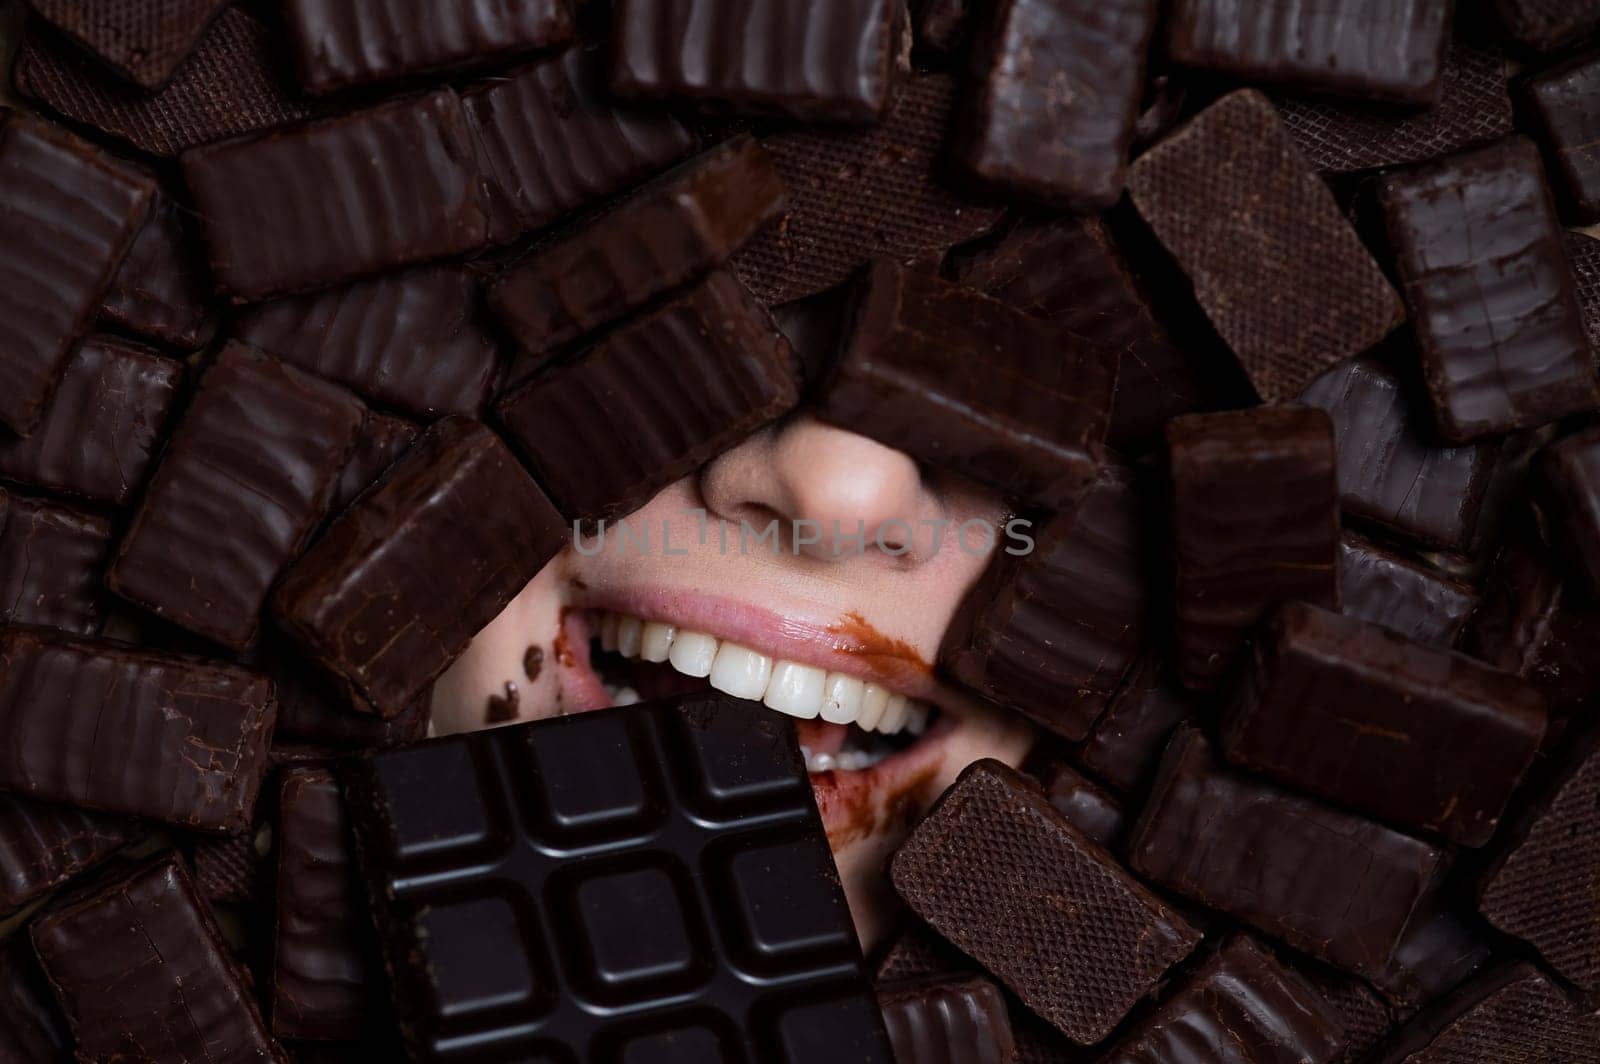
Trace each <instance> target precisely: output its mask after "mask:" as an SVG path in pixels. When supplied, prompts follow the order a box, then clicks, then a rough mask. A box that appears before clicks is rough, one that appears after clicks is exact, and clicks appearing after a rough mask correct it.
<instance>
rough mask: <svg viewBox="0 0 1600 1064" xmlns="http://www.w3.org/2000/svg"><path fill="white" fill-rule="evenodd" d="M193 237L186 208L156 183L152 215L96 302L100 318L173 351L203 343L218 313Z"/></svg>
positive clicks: (209, 335)
mask: <svg viewBox="0 0 1600 1064" xmlns="http://www.w3.org/2000/svg"><path fill="white" fill-rule="evenodd" d="M195 240H196V238H195V236H194V233H193V223H192V221H191V220H190V217H189V214H188V211H187V209H186V208H185V207H184V206H183V205H182V204H180V203H179V202H178V201H177V200H175V199H173V198H172V196H170V195H168V194H167V193H166V192H165V191H163V190H162V189H161V188H160V187H159V186H158V187H157V188H156V194H155V201H154V204H153V206H152V207H151V208H150V220H149V221H147V222H145V224H144V228H143V229H141V230H140V231H139V235H138V236H137V237H135V238H134V241H133V246H132V247H131V248H129V249H128V254H127V257H126V258H124V259H123V260H122V268H121V269H120V270H118V271H117V276H116V280H114V281H112V282H111V289H110V290H109V291H108V292H106V297H105V301H104V302H103V303H101V305H100V318H101V320H103V321H108V322H110V323H111V324H113V325H115V326H117V327H118V328H121V329H126V330H128V331H129V332H131V333H134V334H136V335H138V336H140V337H142V338H144V339H146V340H150V341H152V342H154V343H158V344H162V345H164V346H166V347H170V348H173V349H174V350H177V351H184V352H187V351H193V350H196V349H197V348H200V347H203V346H204V345H205V343H206V341H208V340H210V339H211V334H212V331H213V330H214V329H215V327H216V314H215V313H214V309H213V307H212V305H211V278H210V276H209V275H208V274H207V273H206V270H205V265H204V263H203V262H202V261H201V259H200V256H199V254H198V253H197V250H196V248H195V246H194V244H195Z"/></svg>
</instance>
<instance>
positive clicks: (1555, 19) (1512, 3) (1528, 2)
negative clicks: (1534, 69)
mask: <svg viewBox="0 0 1600 1064" xmlns="http://www.w3.org/2000/svg"><path fill="white" fill-rule="evenodd" d="M1490 7H1491V9H1492V10H1493V11H1494V13H1495V14H1496V15H1497V16H1498V17H1499V20H1500V26H1501V27H1503V28H1504V30H1505V31H1506V32H1507V33H1509V34H1510V35H1511V39H1512V40H1514V41H1516V42H1517V43H1518V44H1520V45H1522V46H1523V47H1524V48H1526V49H1531V50H1532V51H1535V52H1554V51H1558V50H1560V49H1562V48H1565V47H1567V46H1568V45H1572V44H1577V43H1578V42H1579V41H1582V40H1583V39H1584V38H1585V37H1587V36H1589V35H1590V34H1591V33H1593V32H1594V31H1595V29H1596V28H1600V2H1596V0H1492V2H1491V4H1490Z"/></svg>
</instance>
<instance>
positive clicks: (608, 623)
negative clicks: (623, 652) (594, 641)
mask: <svg viewBox="0 0 1600 1064" xmlns="http://www.w3.org/2000/svg"><path fill="white" fill-rule="evenodd" d="M620 620H622V618H621V617H620V616H618V615H617V614H615V613H603V614H601V615H600V649H601V650H615V649H617V622H618V621H620Z"/></svg>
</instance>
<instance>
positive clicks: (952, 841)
mask: <svg viewBox="0 0 1600 1064" xmlns="http://www.w3.org/2000/svg"><path fill="white" fill-rule="evenodd" d="M890 878H891V879H892V880H893V882H894V887H895V890H896V891H897V892H898V893H899V894H900V896H901V898H903V899H904V900H905V901H906V903H907V904H908V905H910V906H911V908H912V910H913V911H914V912H916V914H917V915H918V916H920V917H922V918H923V919H924V920H926V921H927V922H928V923H929V924H931V925H932V926H933V927H934V929H935V930H937V931H938V932H939V934H940V935H942V936H943V937H944V938H946V939H947V940H949V941H950V942H951V943H953V944H954V945H955V946H957V947H958V948H959V949H961V950H962V952H964V953H966V954H968V955H969V956H971V957H972V958H973V959H975V960H976V961H978V963H980V964H982V965H983V966H984V968H986V969H987V970H988V971H989V972H990V973H991V974H993V975H994V976H995V977H996V978H998V979H1000V980H1001V981H1002V982H1004V983H1005V984H1006V985H1007V986H1008V987H1010V988H1011V990H1012V991H1013V992H1014V993H1016V995H1017V996H1018V997H1020V998H1021V999H1022V1001H1023V1002H1024V1003H1025V1004H1026V1005H1027V1006H1028V1007H1029V1008H1030V1009H1032V1010H1033V1011H1034V1012H1035V1013H1037V1014H1038V1015H1040V1016H1041V1017H1043V1018H1044V1019H1046V1020H1049V1021H1050V1022H1051V1023H1052V1024H1054V1025H1055V1026H1056V1028H1057V1029H1059V1030H1060V1031H1061V1032H1062V1033H1063V1034H1065V1035H1066V1036H1067V1037H1068V1038H1069V1039H1071V1040H1072V1041H1074V1042H1076V1043H1078V1044H1079V1045H1091V1044H1093V1043H1095V1042H1098V1041H1100V1040H1101V1039H1102V1038H1104V1037H1105V1036H1106V1035H1107V1034H1109V1033H1110V1032H1111V1030H1112V1028H1114V1027H1115V1026H1116V1025H1117V1023H1118V1022H1119V1021H1120V1020H1121V1019H1122V1018H1123V1016H1125V1015H1127V1013H1128V1011H1129V1010H1130V1009H1131V1008H1132V1007H1133V1006H1134V1005H1135V1004H1136V1003H1137V1002H1138V1000H1139V998H1141V997H1143V996H1144V995H1145V994H1147V993H1149V992H1150V991H1151V990H1152V989H1154V987H1155V985H1156V983H1157V982H1158V981H1159V980H1160V979H1161V977H1162V975H1163V974H1164V973H1165V972H1166V970H1167V969H1168V968H1170V967H1171V966H1172V965H1174V964H1176V963H1177V962H1178V961H1180V960H1182V959H1183V958H1184V957H1185V956H1187V955H1188V954H1189V952H1190V951H1191V950H1193V949H1194V947H1195V946H1196V944H1198V943H1199V941H1200V933H1199V932H1198V931H1196V930H1195V929H1194V928H1192V927H1190V926H1189V925H1188V924H1187V923H1186V922H1185V921H1184V919H1183V918H1182V917H1181V916H1179V915H1178V914H1177V913H1176V912H1174V911H1173V910H1172V909H1171V908H1170V907H1168V906H1167V905H1166V904H1165V903H1163V902H1162V901H1161V900H1160V899H1159V898H1157V897H1156V896H1155V895H1154V894H1152V893H1151V892H1150V891H1149V890H1148V889H1147V888H1145V887H1144V886H1143V885H1142V884H1140V883H1139V882H1138V881H1137V880H1135V879H1134V878H1133V877H1132V876H1130V875H1128V873H1127V872H1125V871H1124V870H1123V868H1122V866H1121V865H1120V864H1118V863H1117V861H1116V859H1115V858H1113V857H1112V856H1111V855H1110V854H1108V853H1107V852H1106V851H1105V850H1104V849H1102V848H1101V847H1099V846H1098V845H1096V844H1095V843H1093V842H1091V841H1090V840H1089V839H1088V837H1087V836H1085V835H1084V834H1083V833H1082V832H1081V831H1080V830H1079V829H1078V828H1076V827H1075V826H1073V825H1072V823H1071V822H1070V821H1068V820H1067V819H1066V818H1065V817H1064V816H1062V815H1061V813H1060V812H1059V811H1057V810H1056V808H1055V807H1054V806H1052V805H1051V804H1050V802H1049V801H1048V800H1047V799H1046V798H1045V796H1044V794H1043V792H1042V791H1040V790H1039V787H1038V785H1037V784H1035V783H1033V782H1032V781H1030V780H1027V779H1025V778H1024V777H1022V776H1021V775H1019V774H1018V773H1016V772H1015V771H1013V770H1011V769H1009V768H1007V767H1006V766H1004V765H1002V764H1000V763H999V762H997V761H990V760H984V761H979V762H976V763H975V764H973V765H971V766H969V767H968V768H967V769H966V771H964V772H963V773H962V774H961V777H960V779H958V780H957V781H956V783H955V784H954V785H953V786H952V787H951V788H950V789H949V790H948V791H946V792H945V794H944V796H943V797H942V798H940V799H939V803H938V804H937V805H936V806H935V807H934V809H933V811H932V812H930V813H929V814H928V817H927V819H925V820H924V821H923V822H922V823H921V824H920V825H919V826H918V827H917V829H916V831H914V832H913V833H912V835H911V837H910V838H909V839H907V840H906V842H905V844H904V845H903V846H902V847H901V848H900V850H899V851H898V852H897V853H896V854H895V856H894V859H893V862H892V863H891V865H890Z"/></svg>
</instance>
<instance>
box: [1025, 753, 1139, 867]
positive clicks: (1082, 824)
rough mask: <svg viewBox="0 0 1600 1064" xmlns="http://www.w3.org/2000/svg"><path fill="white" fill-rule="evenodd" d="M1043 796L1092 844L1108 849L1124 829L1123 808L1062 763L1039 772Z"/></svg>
mask: <svg viewBox="0 0 1600 1064" xmlns="http://www.w3.org/2000/svg"><path fill="white" fill-rule="evenodd" d="M1039 785H1040V786H1042V787H1043V788H1044V794H1045V797H1046V798H1048V799H1049V800H1050V804H1051V805H1053V806H1055V807H1056V809H1058V810H1059V811H1060V812H1061V815H1062V816H1064V817H1066V818H1067V819H1068V820H1070V821H1072V823H1073V824H1074V825H1075V826H1076V827H1077V828H1078V830H1079V831H1081V832H1083V833H1084V834H1085V835H1087V836H1088V837H1089V839H1090V840H1092V841H1093V842H1096V843H1098V844H1099V845H1101V846H1104V847H1105V848H1106V849H1108V850H1109V849H1111V848H1113V847H1114V846H1115V845H1116V842H1117V838H1118V836H1120V835H1121V834H1122V829H1123V828H1124V827H1126V826H1127V818H1126V816H1125V815H1124V814H1123V811H1122V805H1121V804H1120V803H1119V802H1118V801H1117V800H1116V799H1115V798H1113V797H1112V796H1111V795H1109V794H1107V793H1106V792H1105V791H1104V790H1102V789H1101V788H1099V787H1097V786H1095V784H1093V783H1091V782H1090V781H1089V780H1088V779H1086V778H1084V776H1083V774H1082V773H1080V772H1078V771H1077V770H1076V769H1074V768H1073V767H1072V766H1071V765H1069V764H1067V762H1065V761H1055V762H1053V763H1052V764H1049V765H1047V766H1046V767H1045V768H1044V770H1043V771H1041V772H1040V773H1039Z"/></svg>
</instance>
